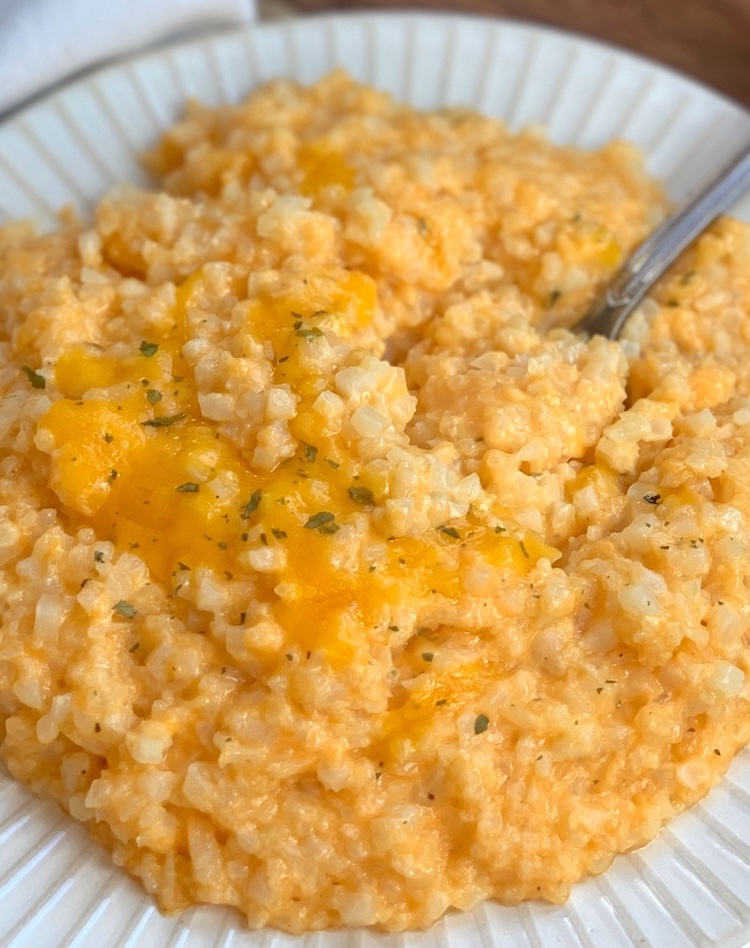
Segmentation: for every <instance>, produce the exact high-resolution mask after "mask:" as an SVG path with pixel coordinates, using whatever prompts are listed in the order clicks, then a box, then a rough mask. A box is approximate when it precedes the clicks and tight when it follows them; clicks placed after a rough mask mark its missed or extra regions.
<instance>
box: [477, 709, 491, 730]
mask: <svg viewBox="0 0 750 948" xmlns="http://www.w3.org/2000/svg"><path fill="white" fill-rule="evenodd" d="M489 726H490V719H489V718H488V717H487V715H486V714H479V715H477V719H476V721H475V722H474V733H475V734H484V732H485V731H486V730H487V728H488V727H489Z"/></svg>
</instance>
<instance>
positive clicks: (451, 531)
mask: <svg viewBox="0 0 750 948" xmlns="http://www.w3.org/2000/svg"><path fill="white" fill-rule="evenodd" d="M438 530H439V531H440V532H441V533H444V534H445V535H446V536H447V537H451V538H452V539H453V540H460V539H461V534H460V533H459V532H458V530H456V528H455V527H438Z"/></svg>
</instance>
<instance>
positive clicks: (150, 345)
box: [138, 339, 159, 359]
mask: <svg viewBox="0 0 750 948" xmlns="http://www.w3.org/2000/svg"><path fill="white" fill-rule="evenodd" d="M138 349H139V351H140V353H141V355H145V356H146V358H147V359H150V358H151V357H152V356H155V355H156V353H157V352H158V351H159V347H158V346H157V344H156V343H155V342H146V340H145V339H144V340H143V342H141V344H140V346H138Z"/></svg>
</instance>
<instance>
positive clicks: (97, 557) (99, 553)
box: [94, 550, 104, 563]
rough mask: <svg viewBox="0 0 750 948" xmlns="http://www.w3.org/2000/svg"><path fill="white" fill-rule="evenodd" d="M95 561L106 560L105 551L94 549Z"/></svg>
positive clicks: (101, 561)
mask: <svg viewBox="0 0 750 948" xmlns="http://www.w3.org/2000/svg"><path fill="white" fill-rule="evenodd" d="M94 562H95V563H103V562H104V553H103V552H102V551H101V550H94Z"/></svg>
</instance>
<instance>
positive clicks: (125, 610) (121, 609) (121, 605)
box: [112, 599, 138, 619]
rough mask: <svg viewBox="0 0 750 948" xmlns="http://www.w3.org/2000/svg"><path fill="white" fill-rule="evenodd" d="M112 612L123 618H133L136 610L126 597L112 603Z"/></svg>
mask: <svg viewBox="0 0 750 948" xmlns="http://www.w3.org/2000/svg"><path fill="white" fill-rule="evenodd" d="M112 612H114V614H115V615H118V616H122V617H123V619H133V618H134V617H135V615H136V613H137V612H138V610H137V609H136V608H135V606H134V605H133V604H132V603H130V602H128V601H127V600H126V599H121V600H120V601H119V602H116V603H115V604H114V606H113V607H112Z"/></svg>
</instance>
